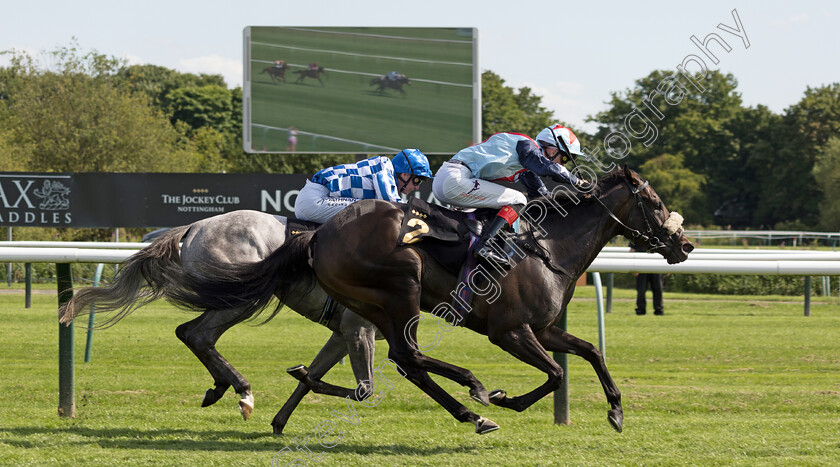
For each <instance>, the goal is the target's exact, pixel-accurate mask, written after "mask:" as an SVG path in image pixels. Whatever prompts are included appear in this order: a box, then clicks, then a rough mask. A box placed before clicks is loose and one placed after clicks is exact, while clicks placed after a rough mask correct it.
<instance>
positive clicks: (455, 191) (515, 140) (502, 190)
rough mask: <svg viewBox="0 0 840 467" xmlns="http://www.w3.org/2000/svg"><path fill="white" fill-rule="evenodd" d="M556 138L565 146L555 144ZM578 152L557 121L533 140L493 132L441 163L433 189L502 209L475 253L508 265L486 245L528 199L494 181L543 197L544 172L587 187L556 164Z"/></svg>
mask: <svg viewBox="0 0 840 467" xmlns="http://www.w3.org/2000/svg"><path fill="white" fill-rule="evenodd" d="M560 140H562V142H563V143H565V144H562V143H560V145H559V146H560V147H558V142H559V141H560ZM567 151H568V152H567ZM580 154H582V153H581V150H580V141H579V140H578V139H577V137H576V136H575V134H574V133H572V130H570V129H568V128H566V127H564V126H562V125H559V124H555V125H552V126H550V127H548V128H545V129H543V130H542V131H540V133H539V134H538V135H537V139H536V141H535V140H533V139H531V138H529V137H528V136H525V135H522V134H518V133H496V134H495V135H493V136H491V137H490V138H488V139H487V140H486V141H484V142H482V143H479V144H476V145H474V146H470V147H468V148H465V149H462V150H461V151H459V152H458V153H457V154H455V156H453V157H452V159H451V160H449V161H447V162H444V163H443V165H442V166H441V168H440V169H439V170H438V171H437V173H436V174H435V178H434V182H433V185H432V190H433V192H434V195H435V198H437V199H438V200H439V201H441V202H444V203H449V204H452V205H455V206H458V207H465V208H501V210H500V211H499V213H498V214H497V215H496V217H494V218H493V222H491V223H490V225H489V227H487V228H486V229H485V231H484V233H483V234H482V236H481V239H480V240H479V242H478V243H477V244H476V246H475V255H476V257H478V258H481V259H484V260H485V261H489V262H491V263H495V264H497V265H499V266H501V267H503V268H505V269H510V267H511V262H510V258H508V257H507V256H506V255H500V254H499V253H498V252H496V251H494V250H493V249H492V248H490V247H488V246H487V243H488V242H489V241H491V240H493V239H495V238H496V237H497V235H498V234H499V232H500V231H501V230H502V228H503V227H505V226H512V225H513V223H514V221H516V219H517V218H518V217H519V211H520V210H521V209H522V207H523V206H525V204H526V203H527V202H528V200H527V198H526V197H525V195H524V194H522V192H520V191H518V190H514V189H511V188H506V187H504V186H502V185H499V184H497V183H493V182H494V181H511V182H512V181H521V182H522V184H523V185H525V188H527V190H528V193H529V194H531V195H546V194H548V189H547V188H546V187H545V184H544V183H543V181H542V180H541V179H540V177H541V176H543V177H551V179H552V180H554V181H556V182H561V183H570V184H572V185H575V186H577V187H579V188H581V189H583V190H588V189H589V188H590V185H589V182H587V181H586V180H583V179H582V178H579V177H576V176H575V175H574V174H572V173H571V172H569V170H568V169H566V168H565V167H563V165H561V164H565V163H566V162H568V161H569V160H573V159H574V158H575V157H576V156H578V155H580Z"/></svg>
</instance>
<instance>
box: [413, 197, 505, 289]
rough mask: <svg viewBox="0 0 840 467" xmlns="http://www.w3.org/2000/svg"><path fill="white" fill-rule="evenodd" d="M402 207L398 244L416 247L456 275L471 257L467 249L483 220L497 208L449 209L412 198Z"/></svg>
mask: <svg viewBox="0 0 840 467" xmlns="http://www.w3.org/2000/svg"><path fill="white" fill-rule="evenodd" d="M402 208H403V210H404V212H405V217H403V222H402V226H401V227H400V234H399V237H398V238H399V242H398V244H399V245H400V246H404V245H412V246H415V247H417V248H420V249H421V250H423V251H424V252H426V254H428V255H429V256H431V257H432V258H433V259H434V260H435V261H437V262H438V263H440V265H441V266H443V268H444V269H446V270H447V271H448V272H449V273H450V274H452V275H456V276H457V275H458V273H459V272H460V271H461V267H462V266H463V265H464V263H465V260H466V259H467V258H472V254H471V252H470V250H471V249H472V246H473V244H474V243H475V242H476V241H477V240H478V237H480V236H481V231H482V229H483V226H484V223H485V222H487V221H488V220H489V219H491V218H492V217H493V216H494V215H495V214H496V211H497V210H496V209H477V210H475V211H474V212H462V211H453V210H451V209H447V208H444V207H442V206H438V205H433V204H429V203H427V202H425V201H423V200H422V199H420V198H413V197H412V198H410V199H409V201H408V203H406V204H405V205H403V206H402Z"/></svg>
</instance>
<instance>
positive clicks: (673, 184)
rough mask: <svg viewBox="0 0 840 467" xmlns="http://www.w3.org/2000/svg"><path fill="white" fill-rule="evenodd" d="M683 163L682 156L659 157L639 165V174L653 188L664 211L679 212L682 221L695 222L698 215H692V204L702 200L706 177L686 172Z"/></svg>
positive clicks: (693, 207) (668, 155)
mask: <svg viewBox="0 0 840 467" xmlns="http://www.w3.org/2000/svg"><path fill="white" fill-rule="evenodd" d="M684 160H685V157H684V156H683V155H682V154H662V155H661V156H658V157H654V158H653V159H650V160H648V161H647V162H645V163H644V164H642V166H641V167H640V168H639V174H640V175H642V176H643V177H645V178H646V179H647V180H648V181H649V182H650V184H651V186H654V187H656V193H657V194H658V195H659V197H660V198H661V199H662V200H663V201H664V202H665V205H666V206H668V209H670V210H671V211H678V212H680V213H681V214H682V215H683V217H684V218H686V219H697V218H700V217H701V215H700V213H697V212H694V211H693V210H694V209H695V204H694V200H695V199H697V198H701V197H702V196H703V192H702V186H703V184H704V183H705V181H706V177H705V176H703V175H701V174H698V173H696V172H694V171H691V170H689V169H688V168H687V167H686V166H685V165H684Z"/></svg>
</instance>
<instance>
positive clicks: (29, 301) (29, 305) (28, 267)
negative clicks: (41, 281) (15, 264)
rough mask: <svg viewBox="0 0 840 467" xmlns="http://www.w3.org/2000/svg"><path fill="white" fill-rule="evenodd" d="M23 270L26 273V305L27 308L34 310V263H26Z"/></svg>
mask: <svg viewBox="0 0 840 467" xmlns="http://www.w3.org/2000/svg"><path fill="white" fill-rule="evenodd" d="M23 270H24V271H25V285H24V290H25V296H24V299H23V300H24V305H25V306H26V308H32V263H24V264H23Z"/></svg>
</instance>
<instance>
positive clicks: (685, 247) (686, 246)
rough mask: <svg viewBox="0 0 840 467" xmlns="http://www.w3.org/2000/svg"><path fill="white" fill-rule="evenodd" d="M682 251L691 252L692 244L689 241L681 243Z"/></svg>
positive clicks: (692, 249)
mask: <svg viewBox="0 0 840 467" xmlns="http://www.w3.org/2000/svg"><path fill="white" fill-rule="evenodd" d="M682 251H683V252H684V253H685V254H689V253H691V252H692V251H694V245H692V244H691V243H683V246H682Z"/></svg>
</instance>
